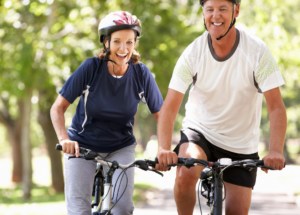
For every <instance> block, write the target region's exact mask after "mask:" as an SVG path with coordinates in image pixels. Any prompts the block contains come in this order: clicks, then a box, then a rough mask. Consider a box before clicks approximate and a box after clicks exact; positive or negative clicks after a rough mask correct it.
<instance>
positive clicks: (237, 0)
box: [200, 0, 242, 40]
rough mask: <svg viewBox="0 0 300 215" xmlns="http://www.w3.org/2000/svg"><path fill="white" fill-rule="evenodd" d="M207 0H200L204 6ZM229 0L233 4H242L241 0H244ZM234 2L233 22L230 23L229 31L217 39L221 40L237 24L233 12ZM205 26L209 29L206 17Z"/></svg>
mask: <svg viewBox="0 0 300 215" xmlns="http://www.w3.org/2000/svg"><path fill="white" fill-rule="evenodd" d="M206 1H207V0H200V5H201V6H202V7H203V5H204V3H205V2H206ZM227 1H230V2H232V3H233V4H236V5H237V4H241V1H242V0H227ZM233 4H232V19H231V24H230V26H229V28H228V30H227V32H226V33H225V34H224V35H222V36H220V37H218V38H217V40H220V39H222V38H223V37H225V36H226V34H227V33H228V32H229V30H230V29H231V28H232V26H234V24H235V21H236V19H235V18H233V13H234V12H233V10H234V7H233ZM204 26H205V29H206V30H207V28H206V25H205V19H204Z"/></svg>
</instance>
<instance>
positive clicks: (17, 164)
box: [6, 125, 23, 183]
mask: <svg viewBox="0 0 300 215" xmlns="http://www.w3.org/2000/svg"><path fill="white" fill-rule="evenodd" d="M18 127H20V126H19V125H17V126H16V125H15V126H14V127H6V130H7V135H8V140H9V142H10V144H11V147H12V161H13V170H12V178H11V181H12V182H15V183H20V182H22V173H23V166H22V149H21V138H20V137H21V131H20V129H19V128H18Z"/></svg>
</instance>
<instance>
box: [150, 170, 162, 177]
mask: <svg viewBox="0 0 300 215" xmlns="http://www.w3.org/2000/svg"><path fill="white" fill-rule="evenodd" d="M148 170H149V171H152V172H155V173H157V174H159V175H160V176H161V177H164V174H162V173H161V172H159V171H157V170H155V169H148Z"/></svg>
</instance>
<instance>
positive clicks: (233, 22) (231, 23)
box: [216, 3, 236, 40]
mask: <svg viewBox="0 0 300 215" xmlns="http://www.w3.org/2000/svg"><path fill="white" fill-rule="evenodd" d="M233 14H234V3H232V17H231V22H230V26H229V28H228V30H227V32H226V33H225V34H224V35H223V36H220V37H218V38H216V39H217V40H220V39H222V38H223V37H225V36H226V34H227V33H228V32H229V31H230V29H231V28H232V26H233V25H234V24H235V21H236V19H235V18H233ZM232 20H233V21H232Z"/></svg>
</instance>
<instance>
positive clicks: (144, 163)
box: [55, 144, 163, 176]
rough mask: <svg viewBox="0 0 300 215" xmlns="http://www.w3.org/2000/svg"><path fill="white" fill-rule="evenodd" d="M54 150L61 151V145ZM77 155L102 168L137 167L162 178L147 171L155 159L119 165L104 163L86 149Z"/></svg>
mask: <svg viewBox="0 0 300 215" xmlns="http://www.w3.org/2000/svg"><path fill="white" fill-rule="evenodd" d="M55 149H56V150H58V151H62V145H60V144H56V146H55ZM79 153H80V154H82V156H79V157H78V158H82V159H85V160H96V161H97V162H98V163H100V164H101V165H103V166H108V167H112V166H114V167H115V168H120V169H126V168H130V167H138V168H140V169H142V170H145V171H147V170H149V171H152V172H155V173H157V174H159V175H161V176H163V174H162V173H161V172H159V171H157V170H155V169H149V166H150V167H153V168H154V167H155V165H156V164H157V163H158V161H157V159H155V161H153V160H147V159H145V160H135V161H133V162H131V163H129V164H119V163H118V162H117V161H113V162H110V161H106V160H104V159H103V158H101V157H100V156H99V155H98V153H97V152H94V151H92V150H90V149H86V148H83V147H79ZM71 158H77V157H76V156H70V157H69V159H71Z"/></svg>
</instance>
